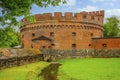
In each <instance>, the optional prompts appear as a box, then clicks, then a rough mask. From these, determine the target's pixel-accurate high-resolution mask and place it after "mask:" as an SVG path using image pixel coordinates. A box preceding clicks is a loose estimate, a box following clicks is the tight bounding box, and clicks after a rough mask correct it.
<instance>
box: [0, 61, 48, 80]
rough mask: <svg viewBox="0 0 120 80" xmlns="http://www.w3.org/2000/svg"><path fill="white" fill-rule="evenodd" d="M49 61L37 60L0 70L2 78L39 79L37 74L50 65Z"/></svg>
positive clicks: (15, 79) (8, 79) (13, 79)
mask: <svg viewBox="0 0 120 80" xmlns="http://www.w3.org/2000/svg"><path fill="white" fill-rule="evenodd" d="M48 65H49V63H47V62H36V63H31V64H27V65H23V66H19V67H13V68H8V69H3V70H0V80H38V79H37V78H38V77H37V74H39V73H40V70H41V69H43V68H44V67H46V66H48Z"/></svg>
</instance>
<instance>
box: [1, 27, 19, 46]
mask: <svg viewBox="0 0 120 80" xmlns="http://www.w3.org/2000/svg"><path fill="white" fill-rule="evenodd" d="M19 44H20V39H19V32H18V31H16V30H15V29H14V28H13V27H10V26H8V27H5V28H0V47H2V48H4V47H13V46H17V45H19Z"/></svg>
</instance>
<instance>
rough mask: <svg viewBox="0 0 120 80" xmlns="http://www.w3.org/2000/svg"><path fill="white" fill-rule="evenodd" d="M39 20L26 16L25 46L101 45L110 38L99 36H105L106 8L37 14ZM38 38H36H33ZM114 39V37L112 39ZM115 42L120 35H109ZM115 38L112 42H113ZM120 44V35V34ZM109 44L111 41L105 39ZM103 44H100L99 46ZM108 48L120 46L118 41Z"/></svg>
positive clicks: (22, 38) (22, 42) (80, 47)
mask: <svg viewBox="0 0 120 80" xmlns="http://www.w3.org/2000/svg"><path fill="white" fill-rule="evenodd" d="M34 18H35V20H36V22H35V23H30V22H28V21H27V20H26V19H22V22H23V26H21V28H20V32H21V44H22V46H23V47H24V48H38V49H43V48H45V49H62V50H67V49H93V48H97V49H99V48H100V49H101V48H104V47H105V45H104V46H102V47H101V45H103V43H105V42H106V41H108V39H104V40H102V39H97V41H98V42H96V41H95V40H96V39H92V38H94V37H95V38H96V37H97V38H101V37H102V36H103V30H104V27H103V22H104V11H94V12H85V11H84V12H80V13H74V14H73V13H71V12H66V13H65V14H64V15H63V14H62V13H61V12H55V13H54V14H52V13H44V14H36V15H34ZM33 39H34V40H33ZM112 40H113V41H112ZM109 41H110V42H109V45H114V41H116V39H109ZM111 41H112V43H111ZM117 41H118V44H120V38H118V40H117ZM105 44H107V43H105ZM96 45H100V46H96ZM107 48H120V47H119V46H117V45H114V46H111V47H107Z"/></svg>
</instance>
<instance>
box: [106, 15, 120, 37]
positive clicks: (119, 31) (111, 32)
mask: <svg viewBox="0 0 120 80" xmlns="http://www.w3.org/2000/svg"><path fill="white" fill-rule="evenodd" d="M104 36H105V37H116V36H120V20H119V19H118V18H117V17H114V16H113V17H110V18H107V21H106V23H105V24H104Z"/></svg>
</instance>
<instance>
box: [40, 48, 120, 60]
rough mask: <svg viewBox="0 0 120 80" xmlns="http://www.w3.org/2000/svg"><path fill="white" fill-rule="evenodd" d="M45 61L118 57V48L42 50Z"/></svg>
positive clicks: (119, 53) (119, 51) (119, 52)
mask: <svg viewBox="0 0 120 80" xmlns="http://www.w3.org/2000/svg"><path fill="white" fill-rule="evenodd" d="M42 53H43V54H44V60H45V61H51V60H57V59H62V58H120V49H114V50H112V49H101V50H91V49H90V50H43V51H42Z"/></svg>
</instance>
